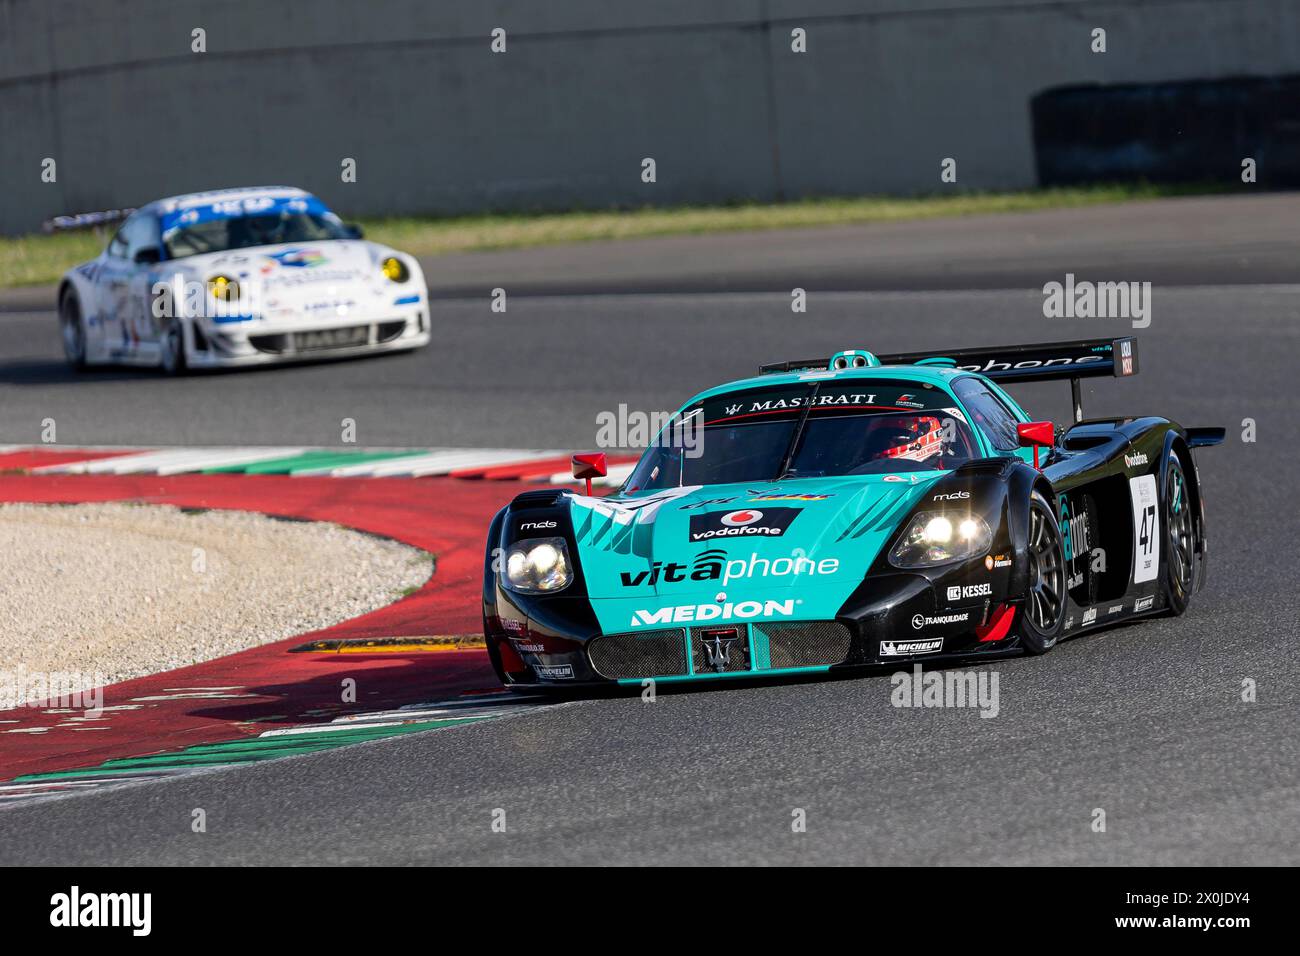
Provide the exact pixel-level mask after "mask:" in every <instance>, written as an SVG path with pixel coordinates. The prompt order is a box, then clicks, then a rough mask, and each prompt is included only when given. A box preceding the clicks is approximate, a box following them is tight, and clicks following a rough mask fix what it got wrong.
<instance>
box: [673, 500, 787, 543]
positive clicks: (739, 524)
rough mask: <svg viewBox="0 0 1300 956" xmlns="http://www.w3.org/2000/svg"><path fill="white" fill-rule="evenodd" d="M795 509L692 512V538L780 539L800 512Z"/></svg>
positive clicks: (704, 539)
mask: <svg viewBox="0 0 1300 956" xmlns="http://www.w3.org/2000/svg"><path fill="white" fill-rule="evenodd" d="M799 511H800V509H798V508H764V509H762V510H761V511H760V510H759V509H757V508H743V509H741V510H740V511H715V512H712V513H711V514H702V515H691V540H692V541H712V540H713V539H715V538H750V537H758V538H779V537H781V535H783V534H785V532H786V530H787V529H788V528H789V527H790V522H792V521H794V519H795V516H796V515H798V514H799Z"/></svg>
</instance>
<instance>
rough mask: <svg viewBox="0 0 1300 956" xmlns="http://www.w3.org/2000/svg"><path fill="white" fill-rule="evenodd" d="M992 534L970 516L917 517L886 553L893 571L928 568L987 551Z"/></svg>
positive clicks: (928, 514) (977, 518) (977, 517)
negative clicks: (897, 569)
mask: <svg viewBox="0 0 1300 956" xmlns="http://www.w3.org/2000/svg"><path fill="white" fill-rule="evenodd" d="M992 541H993V532H992V531H991V530H990V529H989V525H988V522H987V521H985V520H984V519H983V518H981V517H980V516H979V515H973V514H935V513H934V512H928V513H922V514H918V515H917V516H916V517H914V518H913V519H912V523H911V524H909V525H908V526H907V530H906V531H904V532H903V534H902V536H901V537H899V539H898V543H897V544H896V545H894V549H893V550H892V551H890V552H889V563H890V564H892V565H893V566H894V567H896V568H930V567H934V566H935V565H938V564H947V563H949V562H950V561H964V560H966V559H969V558H973V557H975V556H976V555H979V554H983V553H984V552H986V551H988V549H989V545H990V544H991V543H992Z"/></svg>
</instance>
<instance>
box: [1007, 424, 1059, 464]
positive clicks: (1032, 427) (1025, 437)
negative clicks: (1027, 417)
mask: <svg viewBox="0 0 1300 956" xmlns="http://www.w3.org/2000/svg"><path fill="white" fill-rule="evenodd" d="M1016 435H1017V436H1019V438H1020V447H1021V448H1030V447H1032V448H1033V449H1034V467H1035V468H1037V467H1038V449H1040V448H1051V447H1052V446H1053V445H1054V444H1056V426H1055V425H1053V424H1052V423H1051V422H1021V423H1020V424H1019V425H1017V426H1016Z"/></svg>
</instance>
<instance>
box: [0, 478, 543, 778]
mask: <svg viewBox="0 0 1300 956" xmlns="http://www.w3.org/2000/svg"><path fill="white" fill-rule="evenodd" d="M519 490H520V489H519V486H517V485H513V484H507V483H501V482H491V483H481V482H473V483H470V482H463V481H454V480H450V479H446V478H426V479H420V480H418V481H407V480H393V481H374V480H371V479H368V478H324V477H322V478H313V477H289V476H284V475H192V474H191V475H175V476H170V477H159V476H156V475H17V474H4V475H0V501H24V502H90V501H137V502H142V503H149V504H171V505H177V506H181V507H187V508H232V509H239V510H245V511H260V512H264V513H266V514H273V515H282V516H285V517H294V518H305V519H310V520H314V521H334V522H338V523H339V524H343V525H348V526H349V527H353V528H358V529H360V530H362V531H369V532H372V533H374V534H380V535H385V536H387V537H390V538H395V539H397V540H399V541H404V542H406V543H408V544H412V545H415V546H416V547H420V548H423V549H425V550H426V551H430V552H433V553H434V554H435V555H436V556H437V571H436V573H435V574H434V575H433V577H432V578H431V579H430V580H429V582H428V583H427V584H425V585H424V586H423V587H422V588H421V589H420V590H419V591H417V592H416V593H415V594H412V595H411V596H409V597H407V598H404V599H402V600H400V601H398V602H396V603H395V604H391V605H389V606H388V607H385V608H381V609H379V610H377V611H373V612H371V613H370V614H365V615H362V616H361V617H358V618H354V619H353V620H350V621H345V622H343V623H341V624H338V625H335V626H334V627H330V628H326V629H324V630H321V631H315V632H312V633H310V634H303V635H297V636H295V637H291V638H289V639H287V640H284V641H279V642H277V643H274V644H267V645H265V646H263V647H257V648H253V649H251V650H247V651H242V652H240V653H238V654H233V655H231V656H229V657H223V658H220V659H218V660H214V661H207V662H205V663H202V664H195V665H192V666H190V667H183V668H180V669H178V670H174V671H167V672H164V673H161V674H154V675H151V676H148V677H141V678H137V679H135V680H129V681H125V682H123V683H120V684H114V685H111V686H109V687H106V688H105V689H104V697H103V700H102V704H103V706H104V707H105V708H106V709H105V710H104V712H103V716H102V719H99V720H85V719H84V716H83V715H82V714H81V713H80V712H52V711H53V710H55V709H54V708H46V707H21V708H17V709H14V710H9V711H3V712H0V721H5V722H4V723H0V778H3V779H12V778H13V777H16V776H18V775H20V774H26V773H41V772H49V771H55V770H66V769H71V768H75V767H84V766H88V765H92V764H98V763H100V762H102V761H104V760H109V759H113V758H119V757H132V756H140V755H143V754H149V753H160V752H165V751H170V750H177V749H180V748H182V747H187V746H193V745H196V744H203V743H216V742H219V741H223V740H233V739H237V738H239V737H241V736H251V735H256V734H260V733H261V732H263V731H265V730H269V729H272V728H274V727H276V726H288V725H301V724H304V723H312V722H325V721H329V720H332V719H333V718H335V717H338V716H341V715H344V714H348V713H363V712H368V711H375V710H380V709H385V708H391V707H399V706H401V705H403V704H408V703H421V702H425V701H430V700H436V699H446V698H447V697H454V696H457V695H459V694H463V693H468V692H475V691H483V690H493V689H496V688H497V687H498V686H499V685H498V684H497V681H496V679H495V677H494V676H493V674H492V670H491V667H490V665H489V664H488V661H487V654H486V652H485V651H482V650H461V651H440V652H437V653H410V654H407V653H403V652H396V653H384V654H376V655H367V654H331V653H300V654H290V653H288V651H289V650H290V649H291V648H293V647H297V646H299V645H301V644H303V643H304V642H305V641H307V640H316V639H321V638H357V637H383V636H398V637H400V636H412V637H414V636H422V635H430V634H472V633H481V629H482V617H481V615H482V611H481V601H480V597H479V594H480V589H481V581H482V573H483V543H484V539H485V535H486V534H487V526H488V522H489V521H490V520H491V518H492V515H493V514H494V513H495V512H496V511H497V509H499V508H501V507H503V506H504V505H505V504H507V503H508V502H509V500H510V499H511V498H512V497H513V496H514V495H515V493H516V492H517V491H519ZM349 678H350V679H352V680H354V681H355V682H356V700H355V703H345V702H344V701H343V696H344V693H343V691H344V683H343V682H344V681H345V680H347V679H349ZM74 718H79V719H74Z"/></svg>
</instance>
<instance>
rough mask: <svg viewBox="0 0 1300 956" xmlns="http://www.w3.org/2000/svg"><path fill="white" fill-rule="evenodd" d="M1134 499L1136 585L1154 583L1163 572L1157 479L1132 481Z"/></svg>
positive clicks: (1134, 565) (1134, 580)
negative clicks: (1161, 571) (1144, 582)
mask: <svg viewBox="0 0 1300 956" xmlns="http://www.w3.org/2000/svg"><path fill="white" fill-rule="evenodd" d="M1128 488H1129V494H1130V495H1131V496H1132V498H1133V583H1134V584H1141V583H1142V582H1143V581H1154V580H1155V579H1156V575H1157V574H1158V573H1159V571H1160V519H1159V517H1158V515H1159V512H1158V511H1157V510H1156V509H1157V502H1156V479H1155V476H1154V475H1141V476H1139V477H1137V478H1130V479H1129V482H1128Z"/></svg>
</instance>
